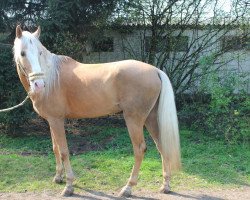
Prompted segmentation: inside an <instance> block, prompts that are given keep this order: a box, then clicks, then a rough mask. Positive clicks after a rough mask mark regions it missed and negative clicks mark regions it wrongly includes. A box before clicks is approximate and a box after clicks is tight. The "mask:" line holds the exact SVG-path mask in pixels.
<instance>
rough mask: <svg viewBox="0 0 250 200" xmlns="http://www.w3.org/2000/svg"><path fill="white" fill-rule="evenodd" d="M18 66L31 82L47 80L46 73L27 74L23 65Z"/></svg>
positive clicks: (18, 64)
mask: <svg viewBox="0 0 250 200" xmlns="http://www.w3.org/2000/svg"><path fill="white" fill-rule="evenodd" d="M17 66H18V68H19V70H20V71H22V73H23V75H24V76H25V77H26V78H27V79H28V80H29V81H34V80H36V79H43V78H45V75H44V72H32V73H29V74H27V72H26V71H25V69H24V67H23V65H21V63H20V62H18V63H17Z"/></svg>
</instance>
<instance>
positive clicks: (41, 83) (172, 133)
mask: <svg viewBox="0 0 250 200" xmlns="http://www.w3.org/2000/svg"><path fill="white" fill-rule="evenodd" d="M40 32H41V31H40V27H39V28H38V29H37V30H36V31H35V32H34V33H30V32H27V31H22V29H21V27H20V26H17V27H16V39H15V42H14V57H15V62H16V65H17V72H18V75H19V77H20V80H21V82H22V84H23V86H24V88H25V89H26V91H27V92H28V93H29V95H30V98H31V101H32V103H33V107H34V110H35V111H36V112H37V113H38V114H39V115H40V116H42V117H43V118H44V119H46V120H47V121H48V123H49V126H50V131H51V137H52V142H53V151H54V153H55V158H56V175H55V177H54V179H53V180H54V182H56V183H61V182H62V181H63V173H64V169H65V172H66V187H65V189H64V190H63V192H62V195H64V196H69V195H71V194H73V186H72V184H73V181H74V174H73V171H72V169H71V165H70V161H69V150H68V146H67V141H66V137H65V130H64V119H65V118H93V117H99V116H104V115H108V114H112V113H118V112H123V115H124V119H125V122H126V125H127V128H128V132H129V135H130V138H131V141H132V144H133V150H134V156H135V157H134V159H135V163H134V167H133V170H132V173H131V176H130V178H129V180H128V182H127V184H126V185H125V186H124V187H123V188H122V190H121V192H120V196H129V195H131V190H132V186H134V185H136V184H137V179H138V173H139V169H140V165H141V162H142V159H143V156H144V152H145V151H146V144H145V141H144V136H143V126H144V125H145V126H146V128H147V129H148V131H149V132H150V134H151V136H152V138H153V140H154V141H155V143H156V146H157V148H158V150H159V152H160V153H161V157H162V167H163V185H162V187H161V191H162V192H164V193H167V192H169V190H170V187H169V181H170V174H171V171H172V170H176V169H178V168H179V167H180V165H181V164H180V145H179V132H178V121H177V114H176V107H175V100H174V93H173V89H172V86H171V83H170V81H169V78H168V77H167V75H166V74H165V73H164V72H162V71H160V70H159V69H157V68H156V67H153V66H151V65H149V64H146V63H143V62H139V61H135V60H125V61H120V62H113V63H104V64H82V63H79V62H77V61H75V60H73V59H72V58H69V57H67V56H61V55H55V54H53V53H51V52H50V51H48V50H47V49H46V48H45V47H44V46H43V45H42V44H41V42H40V41H39V39H38V38H39V35H40Z"/></svg>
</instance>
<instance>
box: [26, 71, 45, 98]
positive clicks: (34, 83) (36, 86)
mask: <svg viewBox="0 0 250 200" xmlns="http://www.w3.org/2000/svg"><path fill="white" fill-rule="evenodd" d="M29 81H30V86H31V90H32V91H33V92H35V93H39V92H41V91H42V90H43V89H44V87H45V82H44V73H43V72H39V73H30V74H29Z"/></svg>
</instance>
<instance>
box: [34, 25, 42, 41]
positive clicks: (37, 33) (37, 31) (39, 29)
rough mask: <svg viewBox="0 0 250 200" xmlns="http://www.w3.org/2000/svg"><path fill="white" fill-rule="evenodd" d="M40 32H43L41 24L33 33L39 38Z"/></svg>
mask: <svg viewBox="0 0 250 200" xmlns="http://www.w3.org/2000/svg"><path fill="white" fill-rule="evenodd" d="M40 34H41V28H40V26H38V27H37V30H36V31H35V32H34V33H33V35H34V36H35V37H37V38H39V37H40Z"/></svg>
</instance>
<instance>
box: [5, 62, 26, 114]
mask: <svg viewBox="0 0 250 200" xmlns="http://www.w3.org/2000/svg"><path fill="white" fill-rule="evenodd" d="M17 66H18V68H19V70H21V71H22V73H23V74H24V76H25V77H26V78H28V74H27V73H26V72H25V70H24V68H23V67H22V65H20V64H19V63H17ZM29 98H30V96H29V92H28V95H27V96H26V97H25V99H24V100H23V101H22V102H21V103H19V104H17V105H15V106H12V107H10V108H5V109H0V113H2V112H9V111H11V110H14V109H16V108H19V107H21V106H23V105H24V104H25V102H26V101H27V100H28V99H29Z"/></svg>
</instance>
